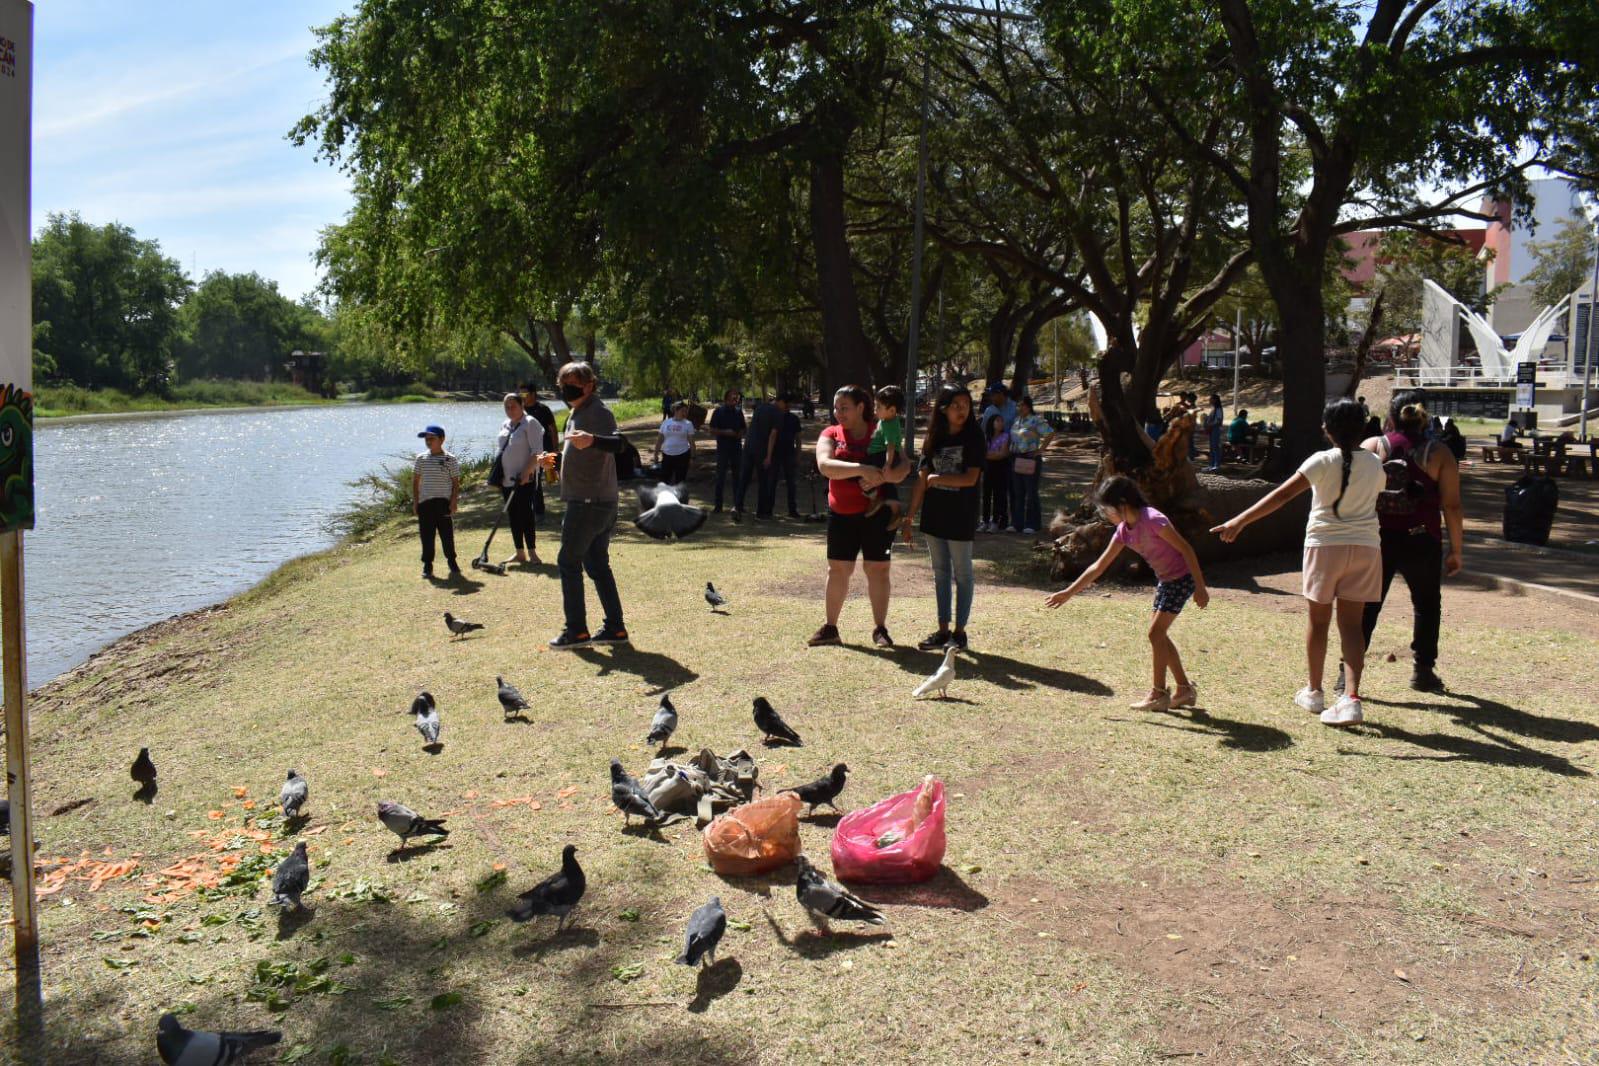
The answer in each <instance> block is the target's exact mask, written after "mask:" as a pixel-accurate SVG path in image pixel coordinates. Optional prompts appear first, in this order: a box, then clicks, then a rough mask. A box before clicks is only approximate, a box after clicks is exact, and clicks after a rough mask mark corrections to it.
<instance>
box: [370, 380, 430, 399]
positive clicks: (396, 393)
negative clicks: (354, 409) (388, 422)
mask: <svg viewBox="0 0 1599 1066" xmlns="http://www.w3.org/2000/svg"><path fill="white" fill-rule="evenodd" d="M365 398H366V400H367V401H368V402H369V403H374V402H377V401H380V400H390V401H394V402H398V403H431V402H432V401H434V400H436V399H438V393H436V392H434V391H433V387H432V386H431V385H429V384H427V383H426V382H423V381H412V382H408V383H406V384H404V385H374V386H372V387H371V388H370V389H368V390H367V391H366V396H365Z"/></svg>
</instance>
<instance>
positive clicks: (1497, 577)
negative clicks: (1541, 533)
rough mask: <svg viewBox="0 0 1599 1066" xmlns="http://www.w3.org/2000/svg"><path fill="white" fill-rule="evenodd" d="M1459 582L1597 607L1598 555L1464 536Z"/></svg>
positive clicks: (1471, 535)
mask: <svg viewBox="0 0 1599 1066" xmlns="http://www.w3.org/2000/svg"><path fill="white" fill-rule="evenodd" d="M1464 562H1465V567H1464V570H1463V572H1462V575H1461V577H1462V579H1465V580H1468V581H1469V580H1476V581H1478V582H1482V583H1489V582H1491V583H1493V584H1499V585H1504V584H1509V585H1511V586H1521V587H1522V588H1524V589H1526V590H1529V591H1535V592H1546V593H1552V594H1554V595H1558V596H1562V597H1566V598H1570V599H1573V600H1575V601H1586V602H1587V603H1588V604H1590V605H1592V606H1595V607H1599V556H1596V555H1594V554H1592V553H1589V552H1577V551H1569V550H1566V549H1562V548H1539V547H1535V546H1533V545H1531V544H1516V543H1514V542H1512V541H1508V540H1501V539H1499V538H1497V537H1485V536H1481V535H1479V534H1474V533H1468V534H1466V548H1465V559H1464Z"/></svg>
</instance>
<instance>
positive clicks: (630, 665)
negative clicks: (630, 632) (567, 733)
mask: <svg viewBox="0 0 1599 1066" xmlns="http://www.w3.org/2000/svg"><path fill="white" fill-rule="evenodd" d="M572 654H573V655H575V656H577V657H578V658H579V659H582V660H583V661H584V662H586V663H590V664H592V665H594V666H597V667H599V668H600V673H599V676H600V677H604V676H605V675H607V674H609V673H613V672H615V671H621V672H622V673H624V674H632V675H634V676H635V677H637V678H638V679H639V680H641V681H643V682H644V683H645V684H646V685H649V686H651V688H650V691H649V692H648V693H646V695H650V696H659V695H661V694H662V693H663V692H670V691H672V690H673V689H674V688H680V687H682V686H683V685H687V684H688V683H689V682H691V681H694V680H696V679H697V678H698V677H699V676H700V675H699V674H697V673H695V672H694V671H693V670H690V669H689V668H688V667H686V666H684V665H683V664H682V663H680V662H678V661H677V660H676V659H674V658H672V657H671V656H670V655H662V654H661V653H660V652H656V651H643V650H641V649H639V648H636V647H634V646H633V645H631V644H612V645H610V651H609V653H607V652H604V651H601V650H600V649H599V648H592V647H590V648H574V649H573V650H572Z"/></svg>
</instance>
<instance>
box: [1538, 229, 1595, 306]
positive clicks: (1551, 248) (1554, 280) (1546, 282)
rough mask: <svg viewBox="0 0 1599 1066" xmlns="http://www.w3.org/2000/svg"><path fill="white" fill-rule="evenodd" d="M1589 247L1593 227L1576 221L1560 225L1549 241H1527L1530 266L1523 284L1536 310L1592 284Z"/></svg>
mask: <svg viewBox="0 0 1599 1066" xmlns="http://www.w3.org/2000/svg"><path fill="white" fill-rule="evenodd" d="M1593 247H1594V228H1593V226H1592V225H1591V224H1589V223H1587V222H1585V221H1584V220H1582V219H1576V218H1568V219H1567V220H1566V221H1564V222H1562V223H1561V224H1560V228H1559V229H1558V230H1556V231H1555V235H1554V237H1553V238H1551V239H1550V240H1547V241H1530V242H1528V244H1527V250H1528V251H1529V252H1531V253H1532V260H1533V267H1532V269H1531V270H1530V271H1528V272H1527V277H1526V284H1528V285H1531V286H1532V291H1533V295H1534V296H1536V297H1537V300H1538V305H1539V306H1540V307H1553V306H1554V305H1555V304H1558V303H1559V302H1560V301H1561V300H1564V299H1565V298H1566V297H1567V296H1570V295H1571V294H1572V293H1573V292H1575V291H1576V290H1578V289H1580V288H1582V287H1583V286H1585V285H1591V284H1592V283H1593Z"/></svg>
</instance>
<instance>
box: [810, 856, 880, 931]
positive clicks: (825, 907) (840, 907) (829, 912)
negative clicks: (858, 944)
mask: <svg viewBox="0 0 1599 1066" xmlns="http://www.w3.org/2000/svg"><path fill="white" fill-rule="evenodd" d="M794 861H795V862H796V863H798V864H799V878H798V879H797V880H796V881H795V882H794V894H795V895H796V896H798V897H799V901H800V904H801V905H802V906H803V907H804V908H805V909H806V910H807V911H809V912H810V913H811V916H812V917H813V918H815V919H817V920H819V921H820V922H821V924H822V926H823V928H826V926H827V922H828V919H833V920H836V921H841V922H866V923H868V924H869V925H886V924H887V919H885V918H884V917H883V912H882V911H879V910H878V909H877V908H876V907H874V906H872V905H871V904H870V903H867V902H866V901H865V900H864V899H861V898H860V897H859V896H857V895H855V893H853V892H851V891H850V890H849V889H847V888H845V887H844V886H843V885H840V884H838V883H836V882H834V881H829V880H828V879H827V878H825V877H823V876H822V874H821V871H819V870H817V869H816V867H814V866H812V865H811V860H809V859H807V858H806V857H805V856H803V855H801V856H799V857H798V858H797V859H795V860H794Z"/></svg>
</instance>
